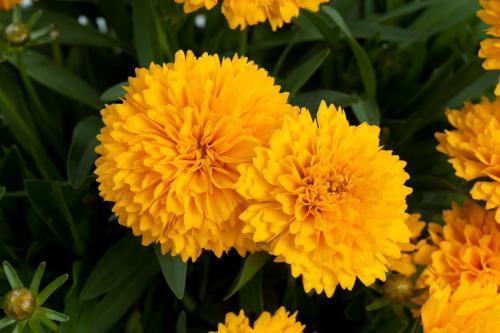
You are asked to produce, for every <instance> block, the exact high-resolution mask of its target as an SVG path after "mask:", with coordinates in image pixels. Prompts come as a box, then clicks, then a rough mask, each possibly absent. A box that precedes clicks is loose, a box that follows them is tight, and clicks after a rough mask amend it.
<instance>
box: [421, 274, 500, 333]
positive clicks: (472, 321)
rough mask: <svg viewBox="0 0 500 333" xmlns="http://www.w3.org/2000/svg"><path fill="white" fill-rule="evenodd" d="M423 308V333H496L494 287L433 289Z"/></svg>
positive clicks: (499, 312)
mask: <svg viewBox="0 0 500 333" xmlns="http://www.w3.org/2000/svg"><path fill="white" fill-rule="evenodd" d="M430 294H431V296H430V297H429V299H428V300H427V302H426V303H425V304H424V305H423V307H422V324H423V327H424V333H498V331H499V328H500V294H498V293H497V288H496V285H494V284H489V285H486V286H483V285H481V284H479V283H474V284H468V283H466V284H462V285H460V287H459V288H458V289H457V290H456V291H455V292H452V288H451V287H450V286H446V287H444V288H442V287H440V286H438V285H434V286H433V287H432V288H431V293H430Z"/></svg>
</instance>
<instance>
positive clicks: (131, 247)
mask: <svg viewBox="0 0 500 333" xmlns="http://www.w3.org/2000/svg"><path fill="white" fill-rule="evenodd" d="M146 254H147V253H145V249H143V248H141V247H140V245H139V244H138V242H137V240H136V239H134V238H132V237H131V236H126V237H124V238H122V239H121V240H119V241H118V242H116V243H115V244H113V245H112V246H111V247H110V248H109V249H108V250H107V251H106V252H105V253H104V255H103V256H102V257H101V258H100V259H99V261H98V262H97V264H96V265H95V267H94V269H93V270H92V271H91V272H90V275H89V277H88V278H87V281H85V284H84V285H83V288H82V291H81V292H80V299H81V300H90V299H93V298H96V297H98V296H101V295H103V294H105V293H106V292H108V291H110V290H112V289H113V288H115V287H116V286H117V285H118V284H120V283H121V282H123V280H125V279H127V277H128V276H129V275H130V272H131V271H135V270H137V269H139V268H140V267H141V266H142V265H143V262H144V260H145V255H146Z"/></svg>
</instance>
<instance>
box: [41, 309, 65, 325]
mask: <svg viewBox="0 0 500 333" xmlns="http://www.w3.org/2000/svg"><path fill="white" fill-rule="evenodd" d="M39 311H40V313H41V314H42V315H43V316H45V318H47V319H49V320H53V321H57V322H60V323H63V322H66V321H68V320H69V317H68V316H66V315H65V314H64V313H60V312H57V311H54V310H52V309H48V308H44V307H41V308H40V310H39Z"/></svg>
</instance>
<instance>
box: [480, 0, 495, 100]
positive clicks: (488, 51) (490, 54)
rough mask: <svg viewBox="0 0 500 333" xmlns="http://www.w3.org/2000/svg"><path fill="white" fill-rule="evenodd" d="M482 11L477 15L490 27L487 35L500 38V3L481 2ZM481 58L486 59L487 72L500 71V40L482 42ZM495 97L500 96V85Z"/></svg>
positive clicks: (486, 0)
mask: <svg viewBox="0 0 500 333" xmlns="http://www.w3.org/2000/svg"><path fill="white" fill-rule="evenodd" d="M480 3H481V6H482V9H481V10H479V11H478V12H477V15H478V16H479V18H481V20H483V22H484V23H486V24H488V25H490V28H489V29H487V30H486V33H487V34H488V35H490V36H493V37H500V1H499V0H480ZM479 57H480V58H484V59H486V60H485V61H484V63H483V67H484V68H485V69H487V70H497V69H500V39H498V38H487V39H485V40H484V41H482V42H481V48H480V49H479ZM495 95H497V96H499V95H500V83H499V84H498V85H497V87H496V89H495Z"/></svg>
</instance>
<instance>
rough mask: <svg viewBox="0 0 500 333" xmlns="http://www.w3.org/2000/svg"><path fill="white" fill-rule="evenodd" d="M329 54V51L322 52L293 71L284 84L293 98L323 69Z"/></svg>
mask: <svg viewBox="0 0 500 333" xmlns="http://www.w3.org/2000/svg"><path fill="white" fill-rule="evenodd" d="M329 54H330V50H329V49H325V50H322V51H320V52H318V53H316V54H314V55H313V56H312V57H310V58H308V59H307V60H306V61H305V62H304V63H302V64H301V65H299V66H298V67H296V68H295V69H294V70H292V71H291V72H290V74H289V75H288V76H287V78H286V80H285V82H284V89H285V90H287V91H289V92H290V94H291V95H292V96H293V95H295V94H296V93H297V92H299V90H300V88H302V86H304V84H306V82H307V81H308V80H309V79H310V78H311V76H313V74H314V73H315V72H316V71H317V70H318V69H319V68H320V67H321V65H322V64H323V62H324V61H325V60H326V58H327V57H328V55H329Z"/></svg>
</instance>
